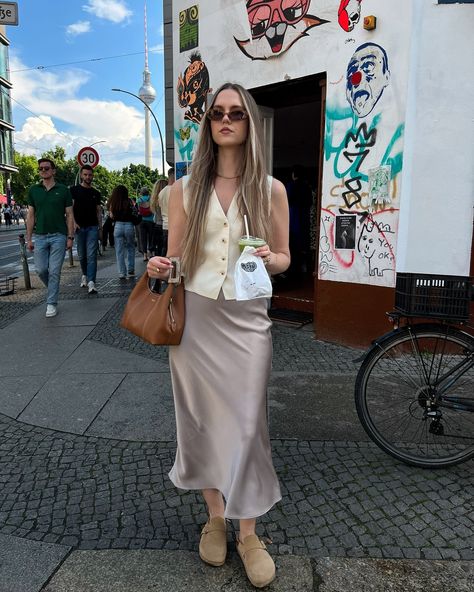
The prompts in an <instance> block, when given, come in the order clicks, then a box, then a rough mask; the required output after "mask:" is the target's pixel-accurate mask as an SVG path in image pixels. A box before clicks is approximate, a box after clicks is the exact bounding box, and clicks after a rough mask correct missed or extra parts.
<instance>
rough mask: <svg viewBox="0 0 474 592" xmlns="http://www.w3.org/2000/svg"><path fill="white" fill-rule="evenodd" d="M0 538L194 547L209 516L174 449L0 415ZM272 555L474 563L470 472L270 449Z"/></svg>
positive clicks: (311, 447) (366, 453)
mask: <svg viewBox="0 0 474 592" xmlns="http://www.w3.org/2000/svg"><path fill="white" fill-rule="evenodd" d="M0 441H1V444H0V453H1V461H0V482H1V483H2V487H1V493H0V525H1V526H0V532H2V533H4V534H11V535H14V536H19V537H26V538H29V539H33V540H40V541H44V542H52V543H59V544H63V545H68V546H71V547H73V548H80V549H105V548H114V549H118V548H121V549H123V548H126V549H138V548H165V549H195V548H196V545H197V542H198V539H199V528H200V526H201V525H202V524H203V522H205V519H206V516H205V511H204V506H203V505H202V503H201V499H200V497H199V496H198V495H196V494H195V493H192V492H191V493H189V492H184V493H181V494H179V493H177V491H176V489H175V488H174V487H173V485H172V484H171V482H170V481H169V479H168V478H167V472H168V471H169V469H170V467H171V463H172V460H173V457H174V448H175V444H174V442H168V443H155V442H151V443H150V442H148V443H140V442H126V441H119V440H106V439H100V438H93V437H84V436H73V435H70V434H63V433H58V432H53V431H50V430H46V429H42V428H38V427H32V426H27V425H24V424H21V423H19V422H15V421H13V420H10V419H7V418H5V417H0ZM273 453H274V460H275V466H276V469H277V472H278V474H279V477H280V479H281V483H282V494H283V500H282V502H281V503H280V504H278V505H277V506H276V507H275V508H274V509H273V510H272V511H271V512H270V513H269V514H268V515H267V516H266V517H265V518H264V519H263V520H262V522H261V525H260V527H261V529H262V531H261V533H262V534H264V535H267V536H269V537H270V538H271V539H272V541H273V546H272V547H273V551H275V552H278V553H281V554H285V553H295V554H308V555H311V556H314V557H323V556H324V557H326V556H345V557H386V558H403V557H404V558H411V559H413V558H421V559H474V533H473V529H472V525H473V522H472V520H473V516H472V511H473V507H472V500H473V499H474V486H473V483H472V469H473V463H472V462H470V463H466V464H465V465H460V466H458V467H453V468H451V469H449V470H438V471H424V470H421V469H414V468H410V467H406V466H403V465H399V464H397V463H395V462H392V461H391V459H389V458H387V457H386V456H385V455H384V454H383V453H382V452H381V451H379V450H378V449H377V448H375V447H374V446H373V445H371V444H368V443H355V442H305V441H299V442H298V441H289V440H275V441H273Z"/></svg>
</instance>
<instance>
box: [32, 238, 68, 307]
mask: <svg viewBox="0 0 474 592" xmlns="http://www.w3.org/2000/svg"><path fill="white" fill-rule="evenodd" d="M65 252H66V235H64V234H61V233H60V232H55V233H52V234H37V235H35V250H34V259H35V269H36V273H37V274H38V276H39V278H40V280H41V281H42V282H43V284H44V285H45V286H46V287H47V288H48V297H47V299H46V304H54V305H55V306H56V304H57V303H58V296H59V280H60V278H61V267H62V266H63V262H64V254H65Z"/></svg>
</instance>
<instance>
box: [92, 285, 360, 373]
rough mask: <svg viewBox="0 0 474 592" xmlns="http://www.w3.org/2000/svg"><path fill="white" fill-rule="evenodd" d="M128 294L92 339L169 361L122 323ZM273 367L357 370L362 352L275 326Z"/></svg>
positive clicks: (161, 349) (162, 349)
mask: <svg viewBox="0 0 474 592" xmlns="http://www.w3.org/2000/svg"><path fill="white" fill-rule="evenodd" d="M126 298H127V297H126V295H125V296H123V297H122V298H121V299H119V300H118V301H117V303H116V304H115V305H114V306H113V307H112V308H111V309H110V310H109V312H108V313H107V314H106V315H104V317H103V318H102V319H101V320H100V322H99V323H98V324H97V325H96V327H95V329H94V330H93V331H92V332H91V333H90V335H89V337H88V338H89V339H92V340H93V341H99V342H101V343H104V344H105V345H110V346H112V347H117V348H119V349H123V350H125V351H128V352H133V353H135V354H140V355H144V356H146V357H147V358H151V359H153V360H160V361H167V360H168V348H167V347H154V346H152V345H149V344H147V343H145V342H143V341H142V340H140V339H138V337H135V336H134V335H132V334H130V333H129V332H128V331H126V330H125V329H122V328H121V327H120V326H119V322H120V317H121V316H122V312H123V309H124V306H125V302H126ZM272 333H273V346H274V347H273V370H274V371H275V372H278V371H291V372H292V373H298V372H314V371H318V372H337V373H341V372H342V373H347V372H356V371H357V369H358V364H355V363H354V360H355V359H357V358H359V357H360V356H361V353H362V352H361V351H360V350H357V349H352V348H349V347H343V346H338V345H333V344H330V343H322V342H320V341H316V340H315V339H314V337H313V332H312V330H296V329H294V328H291V327H286V326H284V325H278V324H274V326H273V331H272Z"/></svg>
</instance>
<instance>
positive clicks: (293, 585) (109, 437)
mask: <svg viewBox="0 0 474 592" xmlns="http://www.w3.org/2000/svg"><path fill="white" fill-rule="evenodd" d="M141 265H143V264H142V262H140V261H139V260H138V259H137V269H138V270H140V266H141ZM79 279H80V271H79V269H78V266H76V267H75V269H68V268H67V267H65V268H64V272H63V280H62V288H61V296H60V303H59V308H58V310H59V313H58V316H57V317H55V318H53V319H46V318H45V317H44V304H43V298H44V297H43V290H42V289H40V288H36V289H35V290H33V291H31V292H29V293H26V292H24V291H22V290H21V289H20V290H18V291H17V293H16V294H15V295H13V296H11V297H8V298H7V299H4V298H2V299H1V300H0V341H1V343H2V344H3V345H4V347H3V348H2V362H1V364H0V385H1V387H0V388H1V390H0V483H1V487H0V592H40V591H43V592H64V591H68V592H69V591H71V592H72V591H74V592H85V591H89V590H90V591H94V592H109V591H110V592H112V591H114V592H122V591H124V592H125V591H127V592H128V591H130V592H132V591H133V592H145V590H146V591H152V590H153V591H161V590H163V591H165V590H166V591H168V590H174V591H176V592H180V591H181V590H182V591H184V590H186V591H200V590H202V591H207V590H209V591H212V590H226V591H246V590H252V589H253V588H252V587H251V586H250V585H249V584H248V582H247V581H246V578H245V574H244V572H243V568H242V566H241V564H240V560H239V559H238V557H237V556H236V554H235V546H234V544H233V542H232V538H233V535H234V532H233V528H231V529H230V531H229V550H230V554H229V558H228V560H227V562H226V564H225V566H224V567H223V568H210V567H209V566H206V565H204V564H203V563H202V562H201V561H200V560H199V557H198V555H197V552H196V550H197V544H198V540H199V532H200V527H201V525H202V524H203V522H204V521H205V518H206V516H205V508H204V506H203V504H202V500H201V498H200V496H199V495H197V494H196V493H195V492H180V491H177V490H175V489H174V487H173V486H172V484H171V483H170V481H169V479H168V478H167V472H168V470H169V469H170V467H171V464H172V462H173V457H174V450H175V428H174V415H173V401H172V394H171V385H170V376H169V370H168V363H167V361H168V360H167V348H156V347H151V346H148V345H147V344H144V343H142V342H140V340H138V339H136V338H134V337H133V336H131V335H130V334H128V333H127V332H125V331H123V330H122V329H120V327H119V326H118V323H119V319H120V315H121V312H122V310H123V306H124V303H125V301H126V297H127V294H128V293H129V291H130V289H131V287H132V286H133V282H132V281H126V282H124V281H120V280H119V279H118V278H117V272H116V267H115V264H114V260H113V250H107V251H106V253H105V256H104V257H103V258H102V259H101V261H100V270H99V274H98V281H97V285H98V289H99V294H98V295H97V296H88V295H87V293H86V291H84V290H81V289H80V288H79V287H78V280H79ZM35 285H37V284H35ZM360 354H361V352H359V351H357V350H351V349H349V348H343V347H337V346H333V345H329V344H324V343H320V342H316V341H315V340H314V339H313V337H312V332H311V328H310V327H304V328H302V329H294V328H290V327H287V326H283V325H275V327H274V370H273V373H272V377H271V382H270V386H269V409H270V431H271V437H272V446H273V454H274V459H275V466H276V468H277V472H278V474H279V477H280V480H281V484H282V495H283V499H282V502H281V503H279V504H278V505H277V506H276V507H275V508H274V509H273V510H272V511H271V512H270V513H269V514H268V515H267V516H266V517H265V518H264V519H263V520H262V521H261V522H260V523H259V529H260V530H259V532H260V534H261V535H262V536H265V537H268V538H270V539H271V540H272V541H273V542H272V544H270V545H269V547H270V550H271V552H272V554H273V555H274V557H275V559H276V563H277V567H278V577H277V580H276V581H275V582H274V583H273V584H272V585H271V586H269V587H268V589H269V590H274V591H280V590H281V591H285V592H286V591H297V592H304V591H313V590H315V591H320V592H344V591H346V590H352V591H354V592H362V591H379V590H380V591H382V590H383V591H385V590H389V591H395V592H398V591H400V592H401V591H403V592H411V591H422V590H423V591H424V590H430V592H450V591H453V592H454V591H455V590H456V591H460V592H464V591H471V592H472V591H473V590H474V567H473V565H474V561H473V560H474V535H473V526H474V514H473V505H472V500H473V499H474V487H473V483H472V469H473V468H474V463H472V462H471V463H466V464H465V465H460V466H458V467H453V468H452V469H449V470H448V469H445V470H440V471H435V472H433V471H431V472H428V471H423V470H420V469H414V468H410V467H406V466H404V465H400V464H398V463H396V462H395V461H393V460H392V459H391V458H390V457H387V456H386V455H384V454H383V453H382V452H381V451H380V450H378V449H377V448H376V447H375V446H374V445H372V444H371V443H370V442H368V440H367V437H366V436H365V433H364V432H363V431H362V429H361V428H360V427H359V424H358V421H357V416H356V413H355V410H354V407H353V404H352V390H353V382H354V376H355V373H356V371H357V364H355V363H354V362H353V360H354V359H356V358H358V357H359V356H360Z"/></svg>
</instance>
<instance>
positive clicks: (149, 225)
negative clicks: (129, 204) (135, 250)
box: [137, 187, 155, 261]
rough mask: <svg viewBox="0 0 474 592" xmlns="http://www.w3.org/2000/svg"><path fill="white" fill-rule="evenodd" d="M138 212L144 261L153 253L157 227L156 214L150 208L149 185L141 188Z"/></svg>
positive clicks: (139, 234) (139, 233)
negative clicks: (154, 235)
mask: <svg viewBox="0 0 474 592" xmlns="http://www.w3.org/2000/svg"><path fill="white" fill-rule="evenodd" d="M137 206H138V213H139V215H140V216H141V219H142V221H141V222H140V225H139V227H138V236H139V239H140V247H141V252H142V253H143V261H148V259H149V258H150V257H152V256H153V254H152V252H151V251H152V246H153V233H154V227H155V219H154V218H155V216H154V214H153V212H152V210H151V208H150V190H149V189H148V187H142V188H141V189H140V196H139V197H138V199H137Z"/></svg>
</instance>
